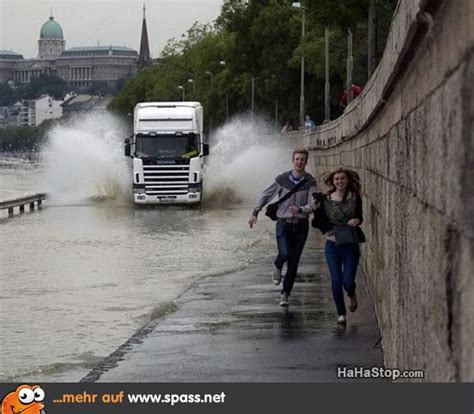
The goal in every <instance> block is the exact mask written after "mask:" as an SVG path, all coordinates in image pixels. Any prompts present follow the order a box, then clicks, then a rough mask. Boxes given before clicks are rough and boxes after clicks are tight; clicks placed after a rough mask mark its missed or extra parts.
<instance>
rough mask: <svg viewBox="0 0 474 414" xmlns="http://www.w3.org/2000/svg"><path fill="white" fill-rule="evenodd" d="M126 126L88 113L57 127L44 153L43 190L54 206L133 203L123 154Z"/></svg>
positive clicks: (109, 118) (108, 117)
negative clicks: (89, 203) (84, 203)
mask: <svg viewBox="0 0 474 414" xmlns="http://www.w3.org/2000/svg"><path fill="white" fill-rule="evenodd" d="M126 131H127V129H126V125H125V124H124V123H123V122H121V121H120V120H119V119H118V118H116V117H115V116H113V115H111V114H110V113H106V112H101V113H92V114H85V115H81V116H78V117H75V118H74V119H72V120H70V121H69V122H68V123H66V124H62V125H57V126H55V127H54V128H52V130H51V131H50V132H49V134H48V143H47V145H46V146H45V147H44V148H43V150H42V151H41V159H42V163H43V165H44V167H45V175H44V177H43V178H42V181H44V182H43V183H42V185H40V187H41V188H42V189H43V190H44V189H46V191H47V193H48V194H49V197H50V199H51V201H52V202H53V203H56V204H74V203H83V202H91V201H92V202H94V201H101V200H116V201H124V200H127V202H128V200H130V192H131V180H130V171H129V170H130V168H129V165H128V163H127V159H126V157H125V156H124V154H123V140H124V138H125V137H126V136H127V132H126Z"/></svg>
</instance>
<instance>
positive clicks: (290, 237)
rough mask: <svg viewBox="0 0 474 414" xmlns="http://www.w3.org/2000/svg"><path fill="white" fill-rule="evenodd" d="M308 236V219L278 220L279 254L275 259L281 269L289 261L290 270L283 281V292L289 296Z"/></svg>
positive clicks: (276, 264)
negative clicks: (290, 221) (298, 220)
mask: <svg viewBox="0 0 474 414" xmlns="http://www.w3.org/2000/svg"><path fill="white" fill-rule="evenodd" d="M307 237H308V221H307V220H304V221H301V222H299V223H284V222H280V221H277V224H276V239H277V246H278V256H277V258H276V259H275V266H276V267H277V268H278V269H280V270H281V269H282V268H283V264H284V263H285V262H288V270H287V272H286V276H285V280H284V281H283V289H282V290H281V293H286V294H287V295H288V296H290V293H291V290H292V289H293V284H294V283H295V279H296V273H297V271H298V264H299V262H300V257H301V253H302V252H303V247H304V244H305V242H306V238H307Z"/></svg>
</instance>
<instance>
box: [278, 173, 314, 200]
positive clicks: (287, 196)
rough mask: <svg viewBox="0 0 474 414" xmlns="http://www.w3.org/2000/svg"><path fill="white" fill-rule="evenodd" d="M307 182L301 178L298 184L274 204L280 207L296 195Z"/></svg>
mask: <svg viewBox="0 0 474 414" xmlns="http://www.w3.org/2000/svg"><path fill="white" fill-rule="evenodd" d="M306 181H307V178H303V179H302V180H301V181H300V182H299V183H298V184H296V185H295V186H294V187H293V188H292V189H291V190H290V191H289V192H288V193H286V194H285V195H284V196H283V197H282V198H280V199H279V200H278V201H275V203H274V204H277V205H280V204H281V203H283V202H284V201H286V200H288V199H289V198H290V197H291V196H292V195H293V194H294V193H296V192H297V191H298V190H299V189H300V188H301V187H302V186H303V183H304V182H306Z"/></svg>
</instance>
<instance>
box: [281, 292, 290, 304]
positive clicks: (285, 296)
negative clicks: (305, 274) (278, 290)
mask: <svg viewBox="0 0 474 414" xmlns="http://www.w3.org/2000/svg"><path fill="white" fill-rule="evenodd" d="M288 305H289V303H288V293H282V294H281V299H280V306H288Z"/></svg>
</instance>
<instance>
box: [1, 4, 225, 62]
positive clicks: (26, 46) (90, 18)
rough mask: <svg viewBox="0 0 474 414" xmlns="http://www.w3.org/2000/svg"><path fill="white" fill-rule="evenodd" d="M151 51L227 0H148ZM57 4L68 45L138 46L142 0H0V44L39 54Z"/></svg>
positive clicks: (217, 10)
mask: <svg viewBox="0 0 474 414" xmlns="http://www.w3.org/2000/svg"><path fill="white" fill-rule="evenodd" d="M145 4H146V19H147V28H148V37H149V42H150V52H151V54H152V55H153V57H158V56H159V54H160V52H161V50H162V49H163V46H164V45H165V43H166V41H167V40H168V39H170V38H172V37H175V38H179V37H180V36H181V34H182V33H184V32H186V30H187V29H189V28H190V27H191V25H192V24H193V22H195V21H199V22H200V23H210V22H212V21H214V20H215V19H216V17H217V16H218V15H219V13H220V9H221V6H222V4H223V0H146V2H145ZM51 8H52V10H53V16H54V18H55V20H56V21H57V22H58V23H59V24H60V25H61V27H62V29H63V34H64V40H66V48H70V47H74V46H76V47H77V46H97V42H98V41H99V42H100V45H101V46H108V45H111V44H112V45H114V46H128V47H131V48H133V49H135V50H137V51H138V50H139V47H140V33H141V27H142V16H143V0H0V50H13V51H15V52H17V53H20V54H22V55H23V56H24V57H25V58H33V57H36V56H37V54H38V40H39V34H40V29H41V26H42V25H43V23H45V22H46V21H47V20H48V18H49V16H50V10H51Z"/></svg>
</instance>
